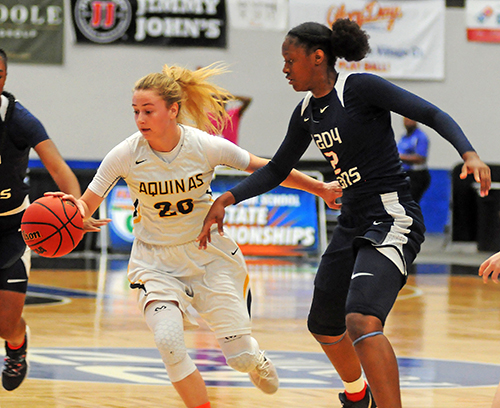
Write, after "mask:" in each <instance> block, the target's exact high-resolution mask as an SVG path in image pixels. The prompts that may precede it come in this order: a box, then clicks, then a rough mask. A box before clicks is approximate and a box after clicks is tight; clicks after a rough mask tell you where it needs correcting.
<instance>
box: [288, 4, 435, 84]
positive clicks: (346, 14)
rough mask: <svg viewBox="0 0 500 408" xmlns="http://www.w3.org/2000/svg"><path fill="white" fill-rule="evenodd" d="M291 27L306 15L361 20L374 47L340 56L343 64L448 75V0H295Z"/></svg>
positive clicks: (416, 75)
mask: <svg viewBox="0 0 500 408" xmlns="http://www.w3.org/2000/svg"><path fill="white" fill-rule="evenodd" d="M289 7H290V17H289V24H290V27H295V26H296V25H298V24H301V23H303V22H306V21H316V22H319V23H322V24H325V25H327V26H329V27H330V26H331V25H332V23H333V22H334V21H335V20H337V19H339V18H350V19H352V20H355V21H356V22H357V23H358V24H359V25H360V26H361V28H362V29H363V30H365V31H366V32H367V34H368V35H369V36H370V47H371V53H370V54H369V55H368V56H367V57H366V58H365V59H363V60H362V61H359V62H347V61H344V60H339V61H338V62H337V68H338V69H339V70H340V71H348V72H371V73H375V74H378V75H380V76H382V77H385V78H392V79H419V80H422V79H428V80H442V79H444V29H445V27H444V23H445V2H444V0H421V1H363V0H349V1H345V0H315V2H314V7H311V3H310V1H308V0H290V5H289Z"/></svg>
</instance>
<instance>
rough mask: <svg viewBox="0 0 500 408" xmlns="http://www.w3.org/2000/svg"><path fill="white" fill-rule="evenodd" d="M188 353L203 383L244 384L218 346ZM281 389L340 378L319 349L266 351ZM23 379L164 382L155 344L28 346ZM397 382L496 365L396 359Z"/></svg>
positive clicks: (467, 375)
mask: <svg viewBox="0 0 500 408" xmlns="http://www.w3.org/2000/svg"><path fill="white" fill-rule="evenodd" d="M188 352H189V355H190V356H191V358H192V359H193V361H194V362H195V364H196V365H197V367H198V368H199V370H200V372H201V374H202V376H203V378H204V379H205V382H206V383H207V386H209V387H248V388H251V387H253V385H252V384H251V383H250V380H249V379H248V375H247V374H244V373H240V372H237V371H235V370H233V369H231V368H229V367H228V366H227V365H226V363H225V359H224V356H223V355H222V353H221V352H220V350H218V349H196V350H194V349H192V350H188ZM267 355H268V356H269V357H270V358H271V360H272V361H273V363H274V364H275V366H276V368H277V371H278V375H279V377H280V387H281V388H337V389H342V388H343V385H342V382H341V380H340V378H339V376H338V374H337V373H336V371H335V369H334V368H333V367H332V365H331V363H330V362H329V361H328V359H327V357H326V355H325V354H323V353H311V352H293V351H268V352H267ZM29 361H30V373H29V378H31V379H40V380H52V381H56V380H57V381H80V382H99V383H115V384H142V385H170V382H169V380H168V376H167V373H166V371H165V367H164V365H163V362H162V361H161V359H160V355H159V352H158V350H156V349H155V348H33V349H31V350H30V354H29ZM398 362H399V367H400V380H401V387H402V388H407V389H416V388H463V387H484V386H496V385H497V384H498V380H499V379H500V365H497V364H486V363H475V362H464V361H453V360H439V359H421V358H407V357H404V358H399V359H398Z"/></svg>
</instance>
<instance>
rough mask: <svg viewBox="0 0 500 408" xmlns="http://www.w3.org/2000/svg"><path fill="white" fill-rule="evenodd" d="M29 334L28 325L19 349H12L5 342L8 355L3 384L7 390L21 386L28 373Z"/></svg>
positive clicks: (3, 373) (3, 372)
mask: <svg viewBox="0 0 500 408" xmlns="http://www.w3.org/2000/svg"><path fill="white" fill-rule="evenodd" d="M29 335H30V331H29V327H28V326H26V334H25V335H24V344H23V346H22V347H21V348H20V349H17V350H11V349H10V348H9V346H8V345H7V342H5V351H6V353H7V356H6V357H5V360H4V363H5V365H4V368H3V371H2V385H3V388H5V389H6V390H7V391H12V390H15V389H16V388H17V387H19V386H20V385H21V383H22V382H23V381H24V379H25V378H26V374H28V362H27V361H26V354H27V352H28V339H29Z"/></svg>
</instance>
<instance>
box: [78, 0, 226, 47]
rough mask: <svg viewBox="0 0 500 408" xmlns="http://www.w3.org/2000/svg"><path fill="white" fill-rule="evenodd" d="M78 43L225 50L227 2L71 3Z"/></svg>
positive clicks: (121, 0) (91, 0)
mask: <svg viewBox="0 0 500 408" xmlns="http://www.w3.org/2000/svg"><path fill="white" fill-rule="evenodd" d="M71 4H72V16H73V24H74V29H75V34H76V41H77V42H79V43H95V44H130V45H158V46H180V47H189V46H195V47H218V48H224V47H225V46H226V25H227V22H226V5H225V0H176V1H150V0H71Z"/></svg>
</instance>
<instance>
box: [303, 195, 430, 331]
mask: <svg viewBox="0 0 500 408" xmlns="http://www.w3.org/2000/svg"><path fill="white" fill-rule="evenodd" d="M424 233H425V226H424V221H423V217H422V213H421V210H420V207H419V206H418V204H416V203H415V202H414V201H413V200H412V199H411V196H410V195H409V194H408V193H406V194H400V193H398V192H391V193H386V194H381V195H374V196H369V197H367V198H365V197H363V199H362V200H356V201H355V202H349V203H343V205H342V210H341V214H340V216H339V217H338V225H337V226H336V227H335V229H334V231H333V235H332V239H331V241H330V243H329V245H328V247H327V249H326V251H325V253H324V254H323V256H322V258H321V262H320V265H319V268H318V273H317V275H316V278H315V281H314V295H313V301H312V305H311V309H310V312H309V317H308V328H309V330H310V332H311V333H313V334H319V335H326V336H339V335H341V334H343V333H344V332H345V330H346V324H345V317H346V315H347V314H349V313H361V314H364V315H369V316H375V317H377V318H378V319H379V320H380V321H381V322H382V324H385V320H386V318H387V315H388V314H389V312H390V310H391V309H392V307H393V305H394V302H395V301H396V297H397V295H398V293H399V291H400V290H401V288H402V287H403V286H404V284H405V283H406V279H407V268H408V267H409V265H410V264H411V263H412V262H413V261H414V259H415V257H416V256H417V254H418V252H419V251H420V246H421V244H422V242H423V241H424Z"/></svg>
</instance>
